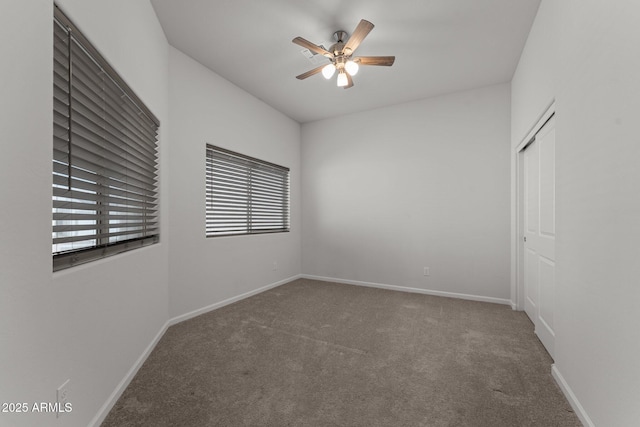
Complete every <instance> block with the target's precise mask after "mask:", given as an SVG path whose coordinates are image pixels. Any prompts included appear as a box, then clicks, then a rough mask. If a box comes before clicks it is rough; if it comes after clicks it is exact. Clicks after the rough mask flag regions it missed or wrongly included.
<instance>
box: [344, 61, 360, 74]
mask: <svg viewBox="0 0 640 427" xmlns="http://www.w3.org/2000/svg"><path fill="white" fill-rule="evenodd" d="M358 68H359V67H358V64H356V63H355V62H353V61H347V63H346V64H344V69H345V70H347V73H349V74H350V75H352V76H355V75H356V74H358Z"/></svg>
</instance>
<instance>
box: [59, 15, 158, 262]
mask: <svg viewBox="0 0 640 427" xmlns="http://www.w3.org/2000/svg"><path fill="white" fill-rule="evenodd" d="M55 12H56V13H55V20H54V61H53V62H54V73H53V87H54V95H53V115H54V123H53V197H52V202H53V233H52V237H53V244H52V253H53V263H54V271H55V270H59V269H63V268H67V267H71V266H73V265H76V264H81V263H84V262H88V261H91V260H94V259H97V258H101V257H104V256H108V255H112V254H115V253H119V252H122V251H126V250H130V249H134V248H137V247H140V246H144V245H147V244H152V243H155V242H157V241H158V235H159V231H158V193H157V191H158V176H157V163H158V153H157V135H158V125H159V124H158V121H157V119H156V118H155V117H154V116H153V114H151V113H150V112H149V110H148V109H147V108H146V107H145V106H144V104H142V103H141V102H140V100H139V99H138V98H137V97H136V96H135V95H134V94H133V92H132V91H131V89H129V88H128V87H127V86H126V84H125V83H124V82H123V81H122V79H121V78H120V77H119V76H118V75H117V74H116V73H115V71H114V70H113V69H112V68H111V67H110V66H109V65H108V64H107V63H106V61H105V60H104V59H103V58H102V57H101V56H100V54H99V53H98V52H97V51H96V50H95V48H93V47H92V46H91V45H90V44H89V42H88V41H87V40H86V39H85V38H84V37H82V35H81V34H80V33H79V32H78V31H77V29H76V28H75V27H74V26H73V24H71V22H70V21H69V20H68V19H67V18H66V16H64V15H63V14H62V12H60V10H59V9H58V8H57V7H56V9H55Z"/></svg>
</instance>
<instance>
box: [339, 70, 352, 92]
mask: <svg viewBox="0 0 640 427" xmlns="http://www.w3.org/2000/svg"><path fill="white" fill-rule="evenodd" d="M345 74H346V75H347V85H346V86H343V87H342V88H343V89H349V88H350V87H352V86H353V79H352V78H351V75H350V74H349V73H345Z"/></svg>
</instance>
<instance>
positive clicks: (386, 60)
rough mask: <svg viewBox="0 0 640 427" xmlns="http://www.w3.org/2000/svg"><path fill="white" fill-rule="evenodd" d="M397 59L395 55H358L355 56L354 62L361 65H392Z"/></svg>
mask: <svg viewBox="0 0 640 427" xmlns="http://www.w3.org/2000/svg"><path fill="white" fill-rule="evenodd" d="M395 60H396V57H395V56H358V57H357V58H353V62H356V63H358V64H360V65H386V66H388V67H390V66H392V65H393V63H394V62H395Z"/></svg>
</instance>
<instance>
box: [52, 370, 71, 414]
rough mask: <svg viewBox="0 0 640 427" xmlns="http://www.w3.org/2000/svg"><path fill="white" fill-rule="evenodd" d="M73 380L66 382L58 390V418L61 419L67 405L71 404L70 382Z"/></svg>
mask: <svg viewBox="0 0 640 427" xmlns="http://www.w3.org/2000/svg"><path fill="white" fill-rule="evenodd" d="M70 381H71V380H70V379H69V380H66V381H65V382H64V383H63V384H62V385H61V386H60V387H58V390H56V403H57V409H58V410H57V411H56V418H60V417H61V416H62V414H64V413H65V409H66V407H67V403H69V382H70Z"/></svg>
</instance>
